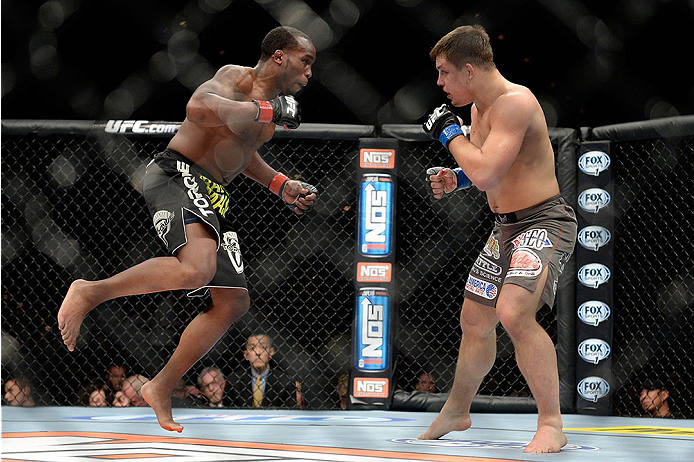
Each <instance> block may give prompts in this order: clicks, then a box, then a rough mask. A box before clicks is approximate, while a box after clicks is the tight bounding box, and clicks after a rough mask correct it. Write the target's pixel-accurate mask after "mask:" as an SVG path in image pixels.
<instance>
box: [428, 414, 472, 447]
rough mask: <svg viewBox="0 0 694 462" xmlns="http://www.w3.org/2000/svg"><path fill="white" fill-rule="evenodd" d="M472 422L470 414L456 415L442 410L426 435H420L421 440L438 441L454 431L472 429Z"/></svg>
mask: <svg viewBox="0 0 694 462" xmlns="http://www.w3.org/2000/svg"><path fill="white" fill-rule="evenodd" d="M471 425H472V420H471V419H470V414H469V413H454V412H446V411H445V410H442V411H441V413H440V414H439V415H438V416H437V417H436V419H434V421H433V422H432V423H431V425H430V426H429V429H428V430H427V431H426V432H424V434H422V435H419V437H418V439H420V440H437V439H439V438H441V437H442V436H443V435H445V434H446V433H449V432H453V431H463V430H467V429H468V428H470V426H471Z"/></svg>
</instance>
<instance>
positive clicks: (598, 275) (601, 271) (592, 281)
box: [578, 263, 612, 289]
mask: <svg viewBox="0 0 694 462" xmlns="http://www.w3.org/2000/svg"><path fill="white" fill-rule="evenodd" d="M611 274H612V273H610V270H609V268H607V266H605V265H603V264H602V263H588V264H587V265H583V266H581V269H579V270H578V280H579V281H580V282H581V284H583V285H584V286H586V287H592V288H593V289H597V288H598V287H600V284H604V283H606V282H607V281H609V280H610V276H611Z"/></svg>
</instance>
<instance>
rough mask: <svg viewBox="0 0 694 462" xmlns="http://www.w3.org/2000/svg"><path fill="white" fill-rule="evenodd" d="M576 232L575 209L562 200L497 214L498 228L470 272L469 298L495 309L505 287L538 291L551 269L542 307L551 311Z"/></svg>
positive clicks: (493, 231) (547, 201) (558, 197)
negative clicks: (516, 286) (539, 283)
mask: <svg viewBox="0 0 694 462" xmlns="http://www.w3.org/2000/svg"><path fill="white" fill-rule="evenodd" d="M577 229H578V222H577V221H576V214H575V213H574V210H573V209H572V208H571V206H569V205H567V204H566V202H565V201H564V198H563V197H561V196H559V195H557V196H554V197H551V198H549V199H547V200H545V201H543V202H540V203H539V204H536V205H534V206H532V207H528V208H527V209H523V210H519V211H517V212H511V213H504V214H495V221H494V229H493V230H492V233H491V234H490V235H489V239H488V240H487V243H486V244H485V245H484V248H483V249H482V252H481V253H480V254H479V256H478V257H477V260H476V261H475V264H474V265H473V266H472V268H471V269H470V273H469V275H468V279H467V282H466V283H465V297H466V298H469V299H471V300H474V301H476V302H478V303H481V304H483V305H487V306H491V307H495V306H496V302H497V300H498V298H499V292H500V291H501V288H502V287H503V286H504V284H516V285H519V286H521V287H524V288H526V289H528V290H529V291H530V292H535V290H536V288H537V282H538V280H539V277H540V274H541V273H542V270H543V269H544V268H545V266H547V265H549V274H548V275H547V281H546V283H545V286H544V287H543V288H542V296H541V298H540V306H542V304H543V303H546V304H547V305H549V306H550V307H552V305H553V304H554V297H555V295H556V293H557V283H558V281H559V275H560V274H561V273H562V271H563V270H564V265H565V264H566V262H567V261H568V260H569V258H571V254H572V253H573V251H574V246H575V244H576V235H577ZM538 308H539V307H538Z"/></svg>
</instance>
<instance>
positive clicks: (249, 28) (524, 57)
mask: <svg viewBox="0 0 694 462" xmlns="http://www.w3.org/2000/svg"><path fill="white" fill-rule="evenodd" d="M280 23H281V24H284V25H291V26H295V27H298V28H300V29H302V30H305V31H307V33H309V35H311V36H312V37H313V38H314V42H316V44H317V48H318V61H317V62H316V65H315V67H314V78H313V79H312V82H311V84H310V85H309V87H308V88H307V89H306V91H305V92H304V93H303V94H302V95H300V96H299V101H300V103H301V105H302V111H303V121H304V122H314V123H354V124H364V123H366V124H376V125H380V124H383V123H415V122H420V121H421V120H422V118H423V116H424V115H425V114H426V113H427V112H428V111H429V110H430V109H431V108H432V107H433V106H435V105H437V104H440V103H441V102H443V101H445V98H444V94H443V92H441V91H440V90H439V89H438V88H437V87H436V85H435V82H436V72H435V69H434V66H433V64H432V63H431V61H430V60H429V57H428V51H429V50H430V49H431V47H432V46H433V45H434V44H435V43H436V41H437V40H438V39H439V38H440V37H441V36H442V35H444V34H445V33H446V32H448V31H449V30H451V29H453V28H454V27H456V26H458V25H461V24H471V23H479V24H482V25H484V26H485V27H486V28H487V31H488V32H489V35H490V37H491V38H492V45H493V48H494V52H495V61H496V63H497V66H498V67H499V69H500V71H501V72H502V74H503V75H504V76H505V77H506V78H508V79H509V80H511V81H514V82H516V83H520V84H523V85H526V86H528V87H529V88H530V89H531V90H532V91H533V92H534V93H535V94H536V96H537V97H538V99H539V100H540V101H541V103H542V105H543V107H544V109H545V113H546V117H547V120H548V123H549V125H551V126H559V127H571V128H577V127H582V126H592V127H595V126H600V125H606V124H615V123H622V122H630V121H639V120H646V119H651V118H659V117H666V116H675V115H684V114H691V113H693V112H694V111H693V108H694V83H693V82H694V79H692V73H691V70H690V68H691V57H692V45H694V39H692V35H691V29H692V25H694V2H693V1H692V0H679V1H676V0H671V1H667V0H616V1H599V2H598V1H585V0H562V1H559V0H557V1H551V0H527V1H521V0H510V1H498V2H485V1H439V0H433V1H418V0H397V1H396V0H371V1H369V0H334V1H306V2H303V1H300V0H299V1H288V0H282V1H276V0H262V1H260V0H258V1H251V0H234V1H230V0H189V1H175V0H174V1H162V0H159V1H149V0H142V1H123V0H120V1H118V0H111V1H103V0H56V1H47V2H41V1H27V0H3V2H2V95H3V96H2V117H3V118H5V119H10V118H21V119H44V118H46V119H87V120H92V119H106V118H130V119H148V120H170V121H180V120H182V119H183V118H184V116H185V112H184V111H185V103H186V102H187V100H188V98H189V97H190V95H191V93H192V91H193V90H194V89H195V87H197V85H199V84H200V83H202V82H203V81H204V80H206V79H207V78H209V77H211V76H212V75H213V73H214V71H215V70H216V69H218V68H219V67H220V66H222V65H224V64H229V63H233V64H241V65H246V66H254V65H255V64H256V62H257V59H258V55H259V45H260V42H261V40H262V38H263V36H264V35H265V33H267V31H268V30H269V29H271V28H273V27H275V26H277V25H279V24H280ZM468 113H469V111H467V109H464V110H461V111H460V114H461V115H462V116H463V117H466V114H468Z"/></svg>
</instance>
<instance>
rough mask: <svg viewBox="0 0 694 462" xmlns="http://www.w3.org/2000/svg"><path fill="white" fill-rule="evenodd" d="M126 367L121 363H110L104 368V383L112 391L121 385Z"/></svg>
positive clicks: (114, 391) (118, 388)
mask: <svg viewBox="0 0 694 462" xmlns="http://www.w3.org/2000/svg"><path fill="white" fill-rule="evenodd" d="M126 372H127V369H126V368H125V366H123V365H121V364H115V363H114V364H111V365H110V366H108V368H107V369H106V372H105V373H104V380H105V381H106V385H107V386H108V387H109V388H110V389H111V391H112V392H113V393H116V392H117V391H118V390H120V389H121V388H122V386H123V379H125V374H126Z"/></svg>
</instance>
